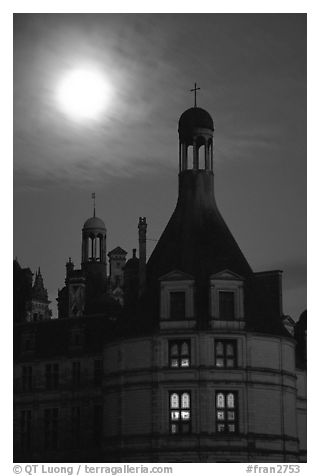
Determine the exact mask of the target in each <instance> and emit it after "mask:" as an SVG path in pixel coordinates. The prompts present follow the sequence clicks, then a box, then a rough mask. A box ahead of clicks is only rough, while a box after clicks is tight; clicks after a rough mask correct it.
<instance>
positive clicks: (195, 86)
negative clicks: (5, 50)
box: [190, 83, 200, 107]
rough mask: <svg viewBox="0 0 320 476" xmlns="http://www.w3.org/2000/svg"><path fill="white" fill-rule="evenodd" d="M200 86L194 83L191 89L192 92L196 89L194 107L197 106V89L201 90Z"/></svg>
mask: <svg viewBox="0 0 320 476" xmlns="http://www.w3.org/2000/svg"><path fill="white" fill-rule="evenodd" d="M199 89H200V88H197V83H194V88H193V89H190V91H191V92H193V91H194V107H197V91H198V90H199Z"/></svg>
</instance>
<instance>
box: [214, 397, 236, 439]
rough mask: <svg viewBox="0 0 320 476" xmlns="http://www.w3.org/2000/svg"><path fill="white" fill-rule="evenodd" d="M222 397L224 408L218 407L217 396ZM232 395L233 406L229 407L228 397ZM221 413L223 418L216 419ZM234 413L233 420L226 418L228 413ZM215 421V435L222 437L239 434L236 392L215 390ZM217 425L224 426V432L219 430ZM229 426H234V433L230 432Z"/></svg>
mask: <svg viewBox="0 0 320 476" xmlns="http://www.w3.org/2000/svg"><path fill="white" fill-rule="evenodd" d="M221 394H222V395H223V397H224V406H223V407H219V406H218V403H217V401H218V395H221ZM229 395H233V401H234V406H233V407H231V406H230V407H229V406H228V403H227V400H228V396H229ZM219 412H220V413H222V412H223V418H219V417H218V413H219ZM231 412H233V413H234V419H231V418H230V419H229V418H228V416H227V415H228V413H231ZM215 420H216V425H215V429H216V433H217V434H223V435H230V436H232V435H237V434H238V433H239V405H238V391H236V390H216V392H215ZM219 425H224V430H222V431H221V430H219V429H218V427H219ZM229 425H234V431H230V429H229Z"/></svg>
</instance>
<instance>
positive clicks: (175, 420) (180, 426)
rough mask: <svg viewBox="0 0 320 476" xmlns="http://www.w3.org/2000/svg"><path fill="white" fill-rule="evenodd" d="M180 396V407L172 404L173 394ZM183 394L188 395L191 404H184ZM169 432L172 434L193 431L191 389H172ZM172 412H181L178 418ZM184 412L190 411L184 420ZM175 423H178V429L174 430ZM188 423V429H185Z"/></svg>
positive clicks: (184, 433) (169, 403) (169, 404)
mask: <svg viewBox="0 0 320 476" xmlns="http://www.w3.org/2000/svg"><path fill="white" fill-rule="evenodd" d="M173 395H177V396H178V407H177V408H176V407H173V406H172V405H171V400H172V396H173ZM183 395H188V399H189V406H188V407H183V406H182V397H183ZM168 408H169V433H170V435H187V434H190V433H191V431H192V403H191V390H170V391H169V402H168ZM172 412H176V413H179V415H178V417H177V418H173V417H172ZM183 412H189V418H188V419H187V420H184V419H183V418H182V413H183ZM173 425H176V428H177V429H176V431H173ZM186 425H187V430H186V431H184V426H186Z"/></svg>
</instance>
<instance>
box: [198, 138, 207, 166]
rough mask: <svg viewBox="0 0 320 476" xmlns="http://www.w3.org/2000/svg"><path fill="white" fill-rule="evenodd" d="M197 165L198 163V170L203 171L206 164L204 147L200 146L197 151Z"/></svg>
mask: <svg viewBox="0 0 320 476" xmlns="http://www.w3.org/2000/svg"><path fill="white" fill-rule="evenodd" d="M198 163H199V169H203V170H204V169H205V168H206V164H205V145H204V144H201V145H200V147H199V149H198Z"/></svg>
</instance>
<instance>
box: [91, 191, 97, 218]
mask: <svg viewBox="0 0 320 476" xmlns="http://www.w3.org/2000/svg"><path fill="white" fill-rule="evenodd" d="M91 198H92V200H93V216H94V217H95V216H96V193H95V192H93V193H92V194H91Z"/></svg>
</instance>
